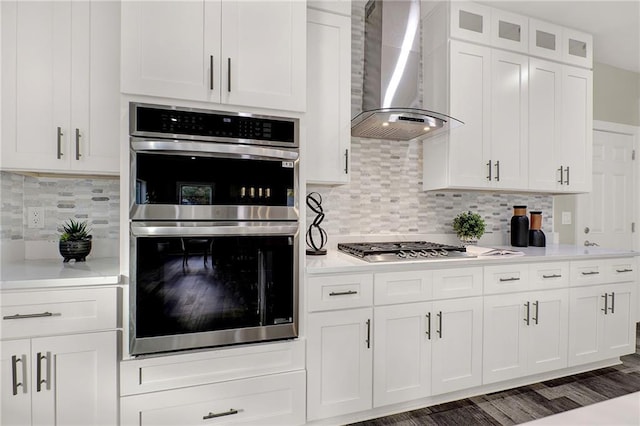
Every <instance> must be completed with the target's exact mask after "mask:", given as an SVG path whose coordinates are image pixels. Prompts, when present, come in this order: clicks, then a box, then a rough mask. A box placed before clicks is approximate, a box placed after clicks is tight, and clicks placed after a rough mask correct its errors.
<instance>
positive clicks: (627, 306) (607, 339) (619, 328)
mask: <svg viewBox="0 0 640 426" xmlns="http://www.w3.org/2000/svg"><path fill="white" fill-rule="evenodd" d="M636 288H637V285H636V284H635V283H634V284H615V285H610V286H606V289H605V291H606V293H607V296H608V297H607V315H602V317H603V318H604V327H603V334H602V337H603V342H602V355H603V357H604V358H613V357H617V356H621V355H627V354H630V353H633V352H635V350H636V324H635V322H634V321H633V318H635V309H637V307H636V306H635V303H636V300H635V298H636V296H635V292H636V291H637V290H636Z"/></svg>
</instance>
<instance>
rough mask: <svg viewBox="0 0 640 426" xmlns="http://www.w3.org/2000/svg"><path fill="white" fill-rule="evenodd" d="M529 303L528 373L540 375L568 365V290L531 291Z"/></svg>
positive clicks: (528, 298) (528, 296)
mask: <svg viewBox="0 0 640 426" xmlns="http://www.w3.org/2000/svg"><path fill="white" fill-rule="evenodd" d="M527 303H529V325H528V327H527V332H528V334H529V336H528V348H527V365H528V369H527V370H528V371H527V373H528V374H536V373H542V372H545V371H551V370H559V369H561V368H565V367H566V366H567V342H568V337H569V336H568V332H569V292H568V290H566V289H565V290H553V291H549V290H544V291H539V292H535V293H529V294H528V295H527Z"/></svg>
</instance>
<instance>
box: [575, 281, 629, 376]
mask: <svg viewBox="0 0 640 426" xmlns="http://www.w3.org/2000/svg"><path fill="white" fill-rule="evenodd" d="M636 287H637V282H632V283H620V284H608V285H596V286H589V287H577V288H572V289H571V290H570V304H571V306H570V310H571V319H570V328H569V365H570V366H574V365H580V364H584V363H588V362H594V361H600V360H603V359H608V358H614V357H618V356H621V355H626V354H630V353H633V352H635V345H636V327H635V322H634V318H635V297H636V295H635V292H636Z"/></svg>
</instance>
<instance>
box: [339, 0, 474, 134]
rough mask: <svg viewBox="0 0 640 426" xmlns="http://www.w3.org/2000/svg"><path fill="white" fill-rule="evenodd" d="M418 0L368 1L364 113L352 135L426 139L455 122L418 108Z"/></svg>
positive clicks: (457, 122)
mask: <svg viewBox="0 0 640 426" xmlns="http://www.w3.org/2000/svg"><path fill="white" fill-rule="evenodd" d="M420 49H421V43H420V0H387V1H382V0H370V1H369V2H368V3H367V5H366V8H365V40H364V81H363V93H362V111H363V112H362V113H360V114H359V115H357V116H356V117H355V118H354V119H353V120H351V136H355V137H361V138H372V139H389V140H403V141H406V140H412V139H425V138H427V137H431V136H435V135H436V134H438V133H442V132H446V131H448V130H449V129H451V128H453V127H456V126H459V125H461V124H464V123H462V122H461V121H459V120H456V119H455V118H452V117H449V116H447V115H445V114H440V113H437V112H432V111H426V110H423V109H421V108H420V105H421V104H422V102H421V100H420V99H419V93H420V90H419V84H420V66H421V63H420V56H421V50H420Z"/></svg>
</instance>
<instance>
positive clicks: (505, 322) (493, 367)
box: [482, 294, 528, 384]
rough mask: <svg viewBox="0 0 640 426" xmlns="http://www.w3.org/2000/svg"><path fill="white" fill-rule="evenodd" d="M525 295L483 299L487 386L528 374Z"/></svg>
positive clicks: (485, 380) (484, 376) (483, 378)
mask: <svg viewBox="0 0 640 426" xmlns="http://www.w3.org/2000/svg"><path fill="white" fill-rule="evenodd" d="M524 299H525V298H524V297H523V296H522V294H503V295H496V296H485V298H484V321H483V325H484V343H483V357H482V358H483V373H482V382H483V383H484V384H487V383H494V382H499V381H502V380H508V379H513V378H516V377H521V376H525V375H526V371H527V359H526V350H527V347H528V342H527V339H526V336H525V334H526V331H527V330H526V327H527V324H526V319H527V312H526V308H525V306H524V302H523V300H524Z"/></svg>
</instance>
